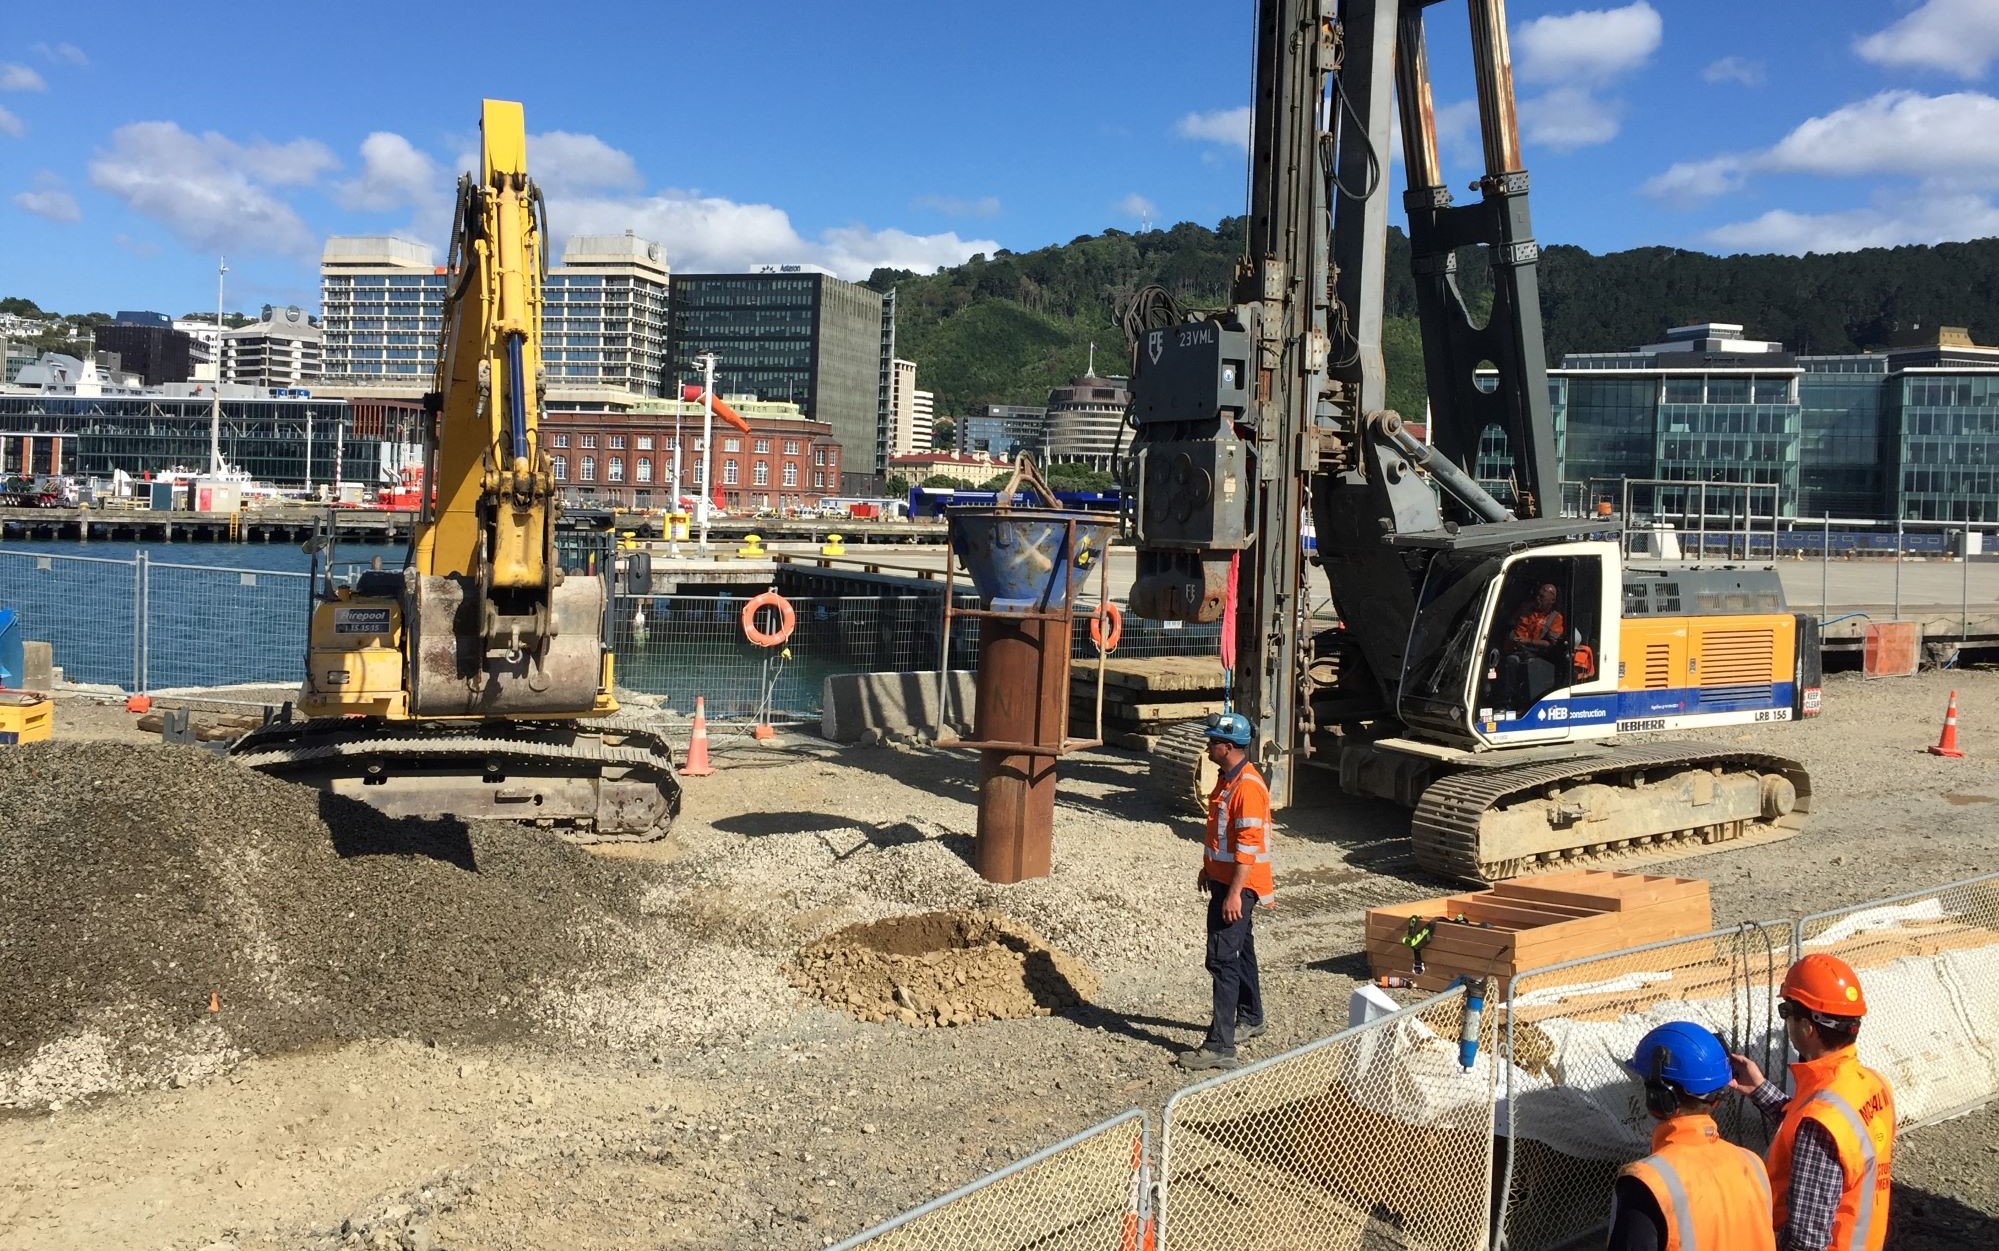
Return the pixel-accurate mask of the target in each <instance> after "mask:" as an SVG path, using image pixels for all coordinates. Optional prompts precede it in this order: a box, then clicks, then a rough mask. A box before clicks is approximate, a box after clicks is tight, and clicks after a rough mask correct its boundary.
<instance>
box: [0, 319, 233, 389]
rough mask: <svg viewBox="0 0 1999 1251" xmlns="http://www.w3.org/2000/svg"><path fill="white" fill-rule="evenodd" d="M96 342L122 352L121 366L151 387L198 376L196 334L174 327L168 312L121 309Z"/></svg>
mask: <svg viewBox="0 0 1999 1251" xmlns="http://www.w3.org/2000/svg"><path fill="white" fill-rule="evenodd" d="M96 346H97V350H98V351H100V352H116V353H118V363H119V367H120V368H123V369H128V370H130V371H132V372H133V373H135V374H138V375H139V377H140V378H142V379H143V380H144V382H145V385H146V386H149V387H156V386H159V385H160V384H162V383H167V382H186V381H188V380H189V379H191V378H193V377H194V365H193V347H194V338H193V336H191V335H189V334H188V333H187V332H185V331H182V330H176V329H174V323H173V318H171V317H168V316H167V315H166V314H165V313H151V312H130V311H121V312H119V313H118V315H117V316H116V317H114V318H112V320H111V323H110V324H109V325H106V326H99V327H97V331H96ZM8 381H10V382H11V381H13V379H12V378H9V379H8Z"/></svg>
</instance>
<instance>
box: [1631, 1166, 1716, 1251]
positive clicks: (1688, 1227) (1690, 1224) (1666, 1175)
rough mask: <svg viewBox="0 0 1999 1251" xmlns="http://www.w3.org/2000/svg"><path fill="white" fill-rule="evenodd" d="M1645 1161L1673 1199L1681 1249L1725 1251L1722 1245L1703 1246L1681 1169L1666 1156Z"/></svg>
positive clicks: (1690, 1250)
mask: <svg viewBox="0 0 1999 1251" xmlns="http://www.w3.org/2000/svg"><path fill="white" fill-rule="evenodd" d="M1644 1163H1646V1164H1648V1165H1650V1166H1651V1168H1652V1171H1653V1172H1654V1173H1656V1174H1658V1177H1659V1182H1660V1184H1661V1185H1663V1186H1665V1188H1666V1197H1667V1198H1669V1199H1671V1200H1672V1201H1673V1229H1674V1230H1675V1231H1676V1232H1677V1233H1678V1235H1679V1240H1680V1251H1725V1249H1724V1248H1720V1247H1703V1246H1702V1245H1701V1240H1700V1234H1699V1232H1698V1231H1696V1230H1695V1229H1694V1212H1693V1209H1692V1208H1691V1207H1689V1206H1688V1205H1687V1188H1686V1186H1685V1185H1684V1184H1683V1183H1682V1182H1681V1181H1680V1174H1679V1170H1677V1169H1675V1168H1674V1167H1673V1166H1672V1165H1670V1164H1668V1163H1666V1158H1665V1157H1664V1156H1658V1155H1655V1156H1650V1157H1648V1158H1647V1159H1646V1160H1645V1161H1644Z"/></svg>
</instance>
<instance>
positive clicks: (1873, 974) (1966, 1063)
mask: <svg viewBox="0 0 1999 1251" xmlns="http://www.w3.org/2000/svg"><path fill="white" fill-rule="evenodd" d="M1815 952H1823V953H1826V954H1829V955H1834V956H1838V957H1839V958H1840V959H1842V960H1844V961H1846V962H1847V963H1848V964H1850V965H1852V966H1853V968H1854V971H1855V972H1856V973H1858V974H1859V975H1860V984H1861V987H1862V988H1863V989H1864V990H1865V991H1866V993H1867V1021H1866V1024H1865V1025H1864V1026H1862V1027H1861V1030H1860V1039H1859V1043H1858V1047H1859V1052H1860V1062H1861V1063H1862V1064H1865V1065H1867V1066H1868V1067H1869V1068H1872V1069H1874V1070H1875V1071H1876V1072H1878V1073H1880V1074H1881V1075H1882V1076H1883V1077H1885V1078H1887V1079H1888V1084H1889V1085H1890V1086H1891V1087H1893V1088H1894V1091H1895V1114H1896V1118H1897V1121H1898V1123H1899V1124H1900V1125H1901V1126H1903V1127H1905V1128H1906V1127H1910V1126H1915V1125H1924V1124H1928V1123H1930V1122H1932V1121H1940V1120H1944V1119H1947V1118H1949V1117H1952V1116H1955V1115H1957V1114H1958V1113H1960V1112H1967V1111H1970V1110H1971V1109H1972V1108H1975V1107H1977V1106H1978V1105H1980V1104H1982V1103H1984V1102H1986V1101H1987V1100H1989V1099H1990V1098H1992V1097H1993V1095H1994V1094H1995V1093H1999V994H1995V993H1994V992H1993V987H1995V986H1999V873H1994V874H1988V875H1986V876H1984V877H1976V878H1970V879H1968V880H1966V881H1962V882H1953V883H1951V884H1949V885H1947V886H1939V887H1935V888H1933V889H1930V890H1924V891H1916V892H1914V893H1912V894H1907V895H1897V896H1895V897H1894V898H1892V899H1881V900H1876V901H1874V902H1872V903H1864V904H1859V905H1857V906H1855V907H1851V908H1843V909H1841V910H1839V911H1837V912H1824V913H1820V914H1818V915H1816V916H1809V917H1806V918H1805V919H1804V920H1803V921H1800V922H1799V923H1798V948H1797V954H1798V955H1800V956H1806V955H1811V954H1813V953H1815Z"/></svg>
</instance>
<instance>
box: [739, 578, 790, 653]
mask: <svg viewBox="0 0 1999 1251" xmlns="http://www.w3.org/2000/svg"><path fill="white" fill-rule="evenodd" d="M764 608H775V609H777V629H776V630H762V629H758V628H757V612H758V611H759V610H760V609H764ZM797 624H798V614H797V613H796V612H793V611H792V608H791V601H790V600H788V599H786V598H785V597H784V596H782V595H779V594H778V593H777V592H776V591H765V592H764V593H763V594H761V595H758V596H756V597H755V598H753V599H751V600H750V602H749V603H747V604H744V605H743V636H744V637H745V638H747V639H749V641H750V642H752V643H755V644H756V645H757V646H758V647H780V646H782V645H783V644H784V642H785V640H786V639H789V638H790V637H791V631H792V628H793V627H794V626H796V625H797Z"/></svg>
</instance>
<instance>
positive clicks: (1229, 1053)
mask: <svg viewBox="0 0 1999 1251" xmlns="http://www.w3.org/2000/svg"><path fill="white" fill-rule="evenodd" d="M1254 737H1255V731H1254V730H1253V729H1252V728H1251V727H1250V724H1249V718H1248V717H1245V716H1243V715H1242V714H1241V713H1239V712H1229V713H1223V714H1222V715H1221V716H1219V717H1217V718H1215V720H1214V721H1213V722H1212V723H1211V724H1210V725H1209V726H1208V759H1210V760H1212V761H1214V762H1215V765H1216V767H1217V768H1219V769H1220V770H1221V775H1222V776H1221V780H1220V781H1218V782H1217V783H1216V784H1215V790H1214V794H1213V795H1211V796H1210V797H1209V799H1208V836H1207V846H1206V848H1205V849H1204V851H1203V853H1202V859H1201V871H1200V873H1199V874H1197V875H1196V877H1195V879H1194V881H1195V886H1196V889H1198V890H1199V891H1200V892H1201V893H1202V894H1204V895H1206V896H1207V897H1208V960H1207V964H1208V973H1209V974H1210V975H1211V976H1212V977H1213V978H1214V988H1215V997H1214V1014H1213V1016H1212V1017H1211V1019H1210V1021H1209V1024H1208V1036H1207V1038H1206V1040H1205V1041H1203V1042H1202V1043H1201V1045H1200V1047H1198V1048H1197V1049H1195V1050H1193V1051H1183V1052H1181V1053H1180V1058H1179V1063H1180V1067H1182V1068H1187V1069H1232V1068H1234V1067H1235V1066H1236V1044H1237V1043H1240V1042H1246V1041H1248V1040H1249V1039H1252V1038H1255V1037H1257V1036H1259V1035H1261V1034H1262V1033H1263V1032H1264V1030H1265V1029H1266V1028H1268V1027H1267V1025H1266V1024H1265V1021H1264V1015H1263V986H1262V983H1261V981H1260V979H1259V978H1258V976H1257V970H1256V937H1255V935H1254V933H1253V932H1252V930H1251V919H1250V918H1251V913H1253V912H1254V911H1255V910H1256V905H1257V903H1258V902H1259V901H1261V902H1268V901H1269V899H1270V896H1271V893H1272V890H1273V889H1274V888H1273V886H1272V883H1271V878H1270V787H1269V786H1268V785H1267V784H1266V783H1265V782H1264V780H1263V775H1262V774H1261V773H1259V772H1257V769H1256V766H1255V765H1253V764H1251V763H1250V760H1249V745H1250V742H1251V740H1252V739H1253V738H1254Z"/></svg>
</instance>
